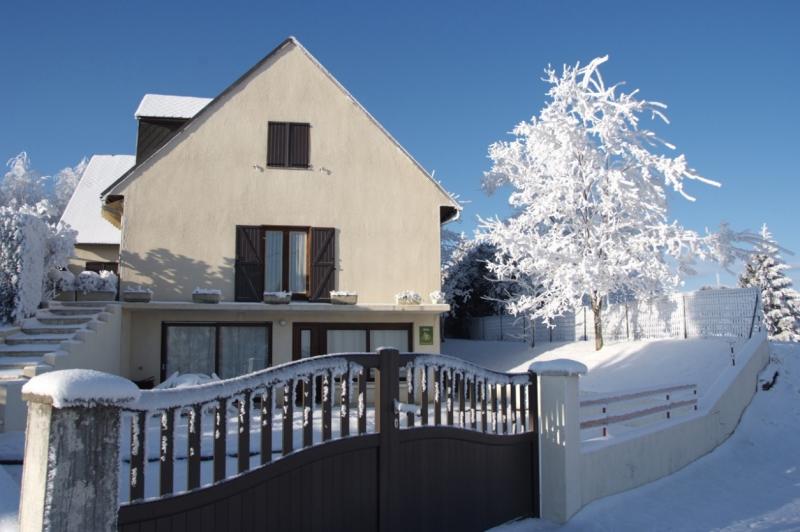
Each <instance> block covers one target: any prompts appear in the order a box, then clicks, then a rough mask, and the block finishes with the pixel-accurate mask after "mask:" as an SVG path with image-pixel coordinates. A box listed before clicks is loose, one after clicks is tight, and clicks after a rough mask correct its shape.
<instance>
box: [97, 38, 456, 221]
mask: <svg viewBox="0 0 800 532" xmlns="http://www.w3.org/2000/svg"><path fill="white" fill-rule="evenodd" d="M289 46H295V47H297V48H298V49H299V50H300V51H302V52H303V54H305V56H306V57H308V59H310V60H311V62H312V63H314V64H315V65H316V66H317V67H318V68H319V69H320V70H321V71H322V73H323V74H325V76H327V77H328V79H330V80H331V81H332V82H333V83H334V84H335V85H336V86H337V87H338V88H339V89H340V90H341V91H342V92H343V93H344V95H345V96H346V97H347V98H349V99H350V100H351V101H352V102H353V103H354V104H355V105H356V106H357V107H358V108H359V109H360V110H361V111H362V112H363V113H364V114H365V115H366V116H367V118H369V120H370V121H371V122H372V123H373V124H375V125H376V126H377V127H378V129H379V130H380V131H381V132H383V134H384V135H386V137H388V139H389V140H390V141H391V142H393V143H394V144H395V146H397V148H398V149H399V150H400V151H401V152H402V153H404V154H405V155H406V157H408V158H409V159H410V160H411V162H412V163H413V164H414V165H415V166H416V167H417V168H418V169H419V170H420V171H421V172H422V173H423V175H425V177H427V178H428V179H430V180H431V182H432V183H433V184H434V186H435V187H436V188H437V189H438V190H439V191H440V192H441V193H442V194H443V195H444V197H445V198H446V200H447V201H449V202H450V205H448V206H447V209H448V210H449V211H451V212H452V215H448V216H447V220H443V222H444V221H448V222H449V221H453V220H456V219H457V218H458V216H459V215H460V212H461V205H460V204H459V203H458V202H457V201H456V200H455V199H454V198H453V196H452V195H451V194H450V193H449V192H448V191H447V190H445V188H444V187H443V186H442V184H441V183H440V182H439V181H437V180H436V179H434V178H433V176H432V175H431V174H430V173H429V172H428V171H427V170H425V168H424V167H423V166H422V165H421V164H420V163H419V162H417V160H416V159H414V157H413V156H412V155H411V154H410V153H409V152H408V150H406V149H405V148H404V147H403V146H402V145H401V144H400V143H399V142H397V140H396V139H395V138H394V137H393V136H392V135H391V134H390V133H389V132H388V131H387V130H386V128H384V127H383V125H381V123H380V122H378V121H377V120H376V119H375V117H374V116H372V115H371V114H370V113H369V111H367V109H366V108H365V107H364V106H363V105H361V103H360V102H359V101H358V100H356V99H355V97H353V95H352V94H350V92H349V91H348V90H347V89H346V88H345V87H344V86H343V85H342V84H341V83H339V80H337V79H336V78H335V77H333V75H332V74H331V73H330V72H328V70H327V69H326V68H325V67H324V66H323V65H322V63H320V62H319V61H317V59H316V58H315V57H314V56H313V55H311V52H309V51H308V50H306V48H305V47H304V46H303V45H302V44H300V41H298V40H297V39H296V38H295V37H291V36H290V37H288V38H287V39H285V40H284V41H283V42H282V43H281V44H279V45H278V46H277V47H276V48H275V49H274V50H272V51H271V52H270V53H268V54H267V55H266V56H265V57H264V58H263V59H261V61H259V62H258V63H256V64H255V65H253V67H251V68H250V70H248V71H247V72H245V73H244V74H243V75H242V76H241V77H240V78H239V79H237V80H236V81H234V82H233V83H232V84H231V85H229V86H228V87H227V88H226V89H225V90H223V91H222V92H221V93H220V94H219V95H217V96H216V97H215V98H214V99H213V100H211V101H210V102H209V103H208V104H207V105H206V106H205V107H203V108H202V109H200V110H199V111H198V112H197V114H196V115H194V116H193V117H192V118H190V119H189V120H188V121H187V122H186V123H185V124H184V125H183V126H182V127H181V128H180V129H178V130H177V131H176V133H175V135H173V137H172V138H171V139H170V140H169V141H168V142H167V143H166V144H164V145H163V146H162V147H161V148H159V149H158V150H156V151H155V152H154V153H152V154H151V155H150V156H149V157H148V158H147V159H145V160H144V161H141V162H140V163H139V164H137V165H136V166H134V167H133V168H131V169H130V170H129V171H128V172H126V173H125V174H124V175H122V176H120V177H119V179H117V180H116V181H115V182H114V183H112V184H111V185H109V186H108V187H107V188H106V189H105V190H103V192H102V194H101V196H102V198H103V199H104V201H105V199H106V198H107V197H108V196H116V195H119V194H120V190H121V188H122V187H123V186H124V185H126V184H127V183H129V182H130V181H132V180H133V179H136V177H138V176H139V175H140V174H141V172H142V170H143V169H144V168H149V167H150V166H152V164H154V162H155V161H157V160H158V159H160V158H161V157H162V156H163V155H165V154H166V153H169V151H170V150H172V148H173V147H174V146H176V145H177V144H179V143H180V142H181V141H182V140H183V138H184V135H183V133H184V131H186V129H187V128H188V127H190V126H192V125H193V124H194V123H195V121H196V120H199V119H201V118H203V117H205V116H206V115H208V114H211V113H213V112H214V111H215V110H216V108H217V107H218V105H217V104H218V102H220V101H221V100H223V99H224V98H225V96H226V95H228V94H229V93H230V92H232V91H233V90H234V89H235V88H236V87H238V86H239V85H241V84H242V83H244V82H245V81H247V80H248V79H249V78H250V77H251V75H253V74H254V73H255V72H257V71H258V69H259V68H260V67H261V66H262V65H264V64H265V63H267V62H268V61H269V60H270V59H272V58H273V57H275V56H276V55H277V54H278V53H279V52H281V51H282V50H284V49H285V48H287V47H289Z"/></svg>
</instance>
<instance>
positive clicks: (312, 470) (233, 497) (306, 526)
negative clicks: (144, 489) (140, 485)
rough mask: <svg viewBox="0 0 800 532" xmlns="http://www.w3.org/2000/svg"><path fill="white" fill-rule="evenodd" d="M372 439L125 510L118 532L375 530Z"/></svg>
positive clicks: (335, 445)
mask: <svg viewBox="0 0 800 532" xmlns="http://www.w3.org/2000/svg"><path fill="white" fill-rule="evenodd" d="M377 464H378V441H377V436H375V435H369V436H361V437H357V438H348V439H343V440H336V441H332V442H329V443H324V444H320V445H318V446H314V447H312V448H309V449H305V450H303V451H301V452H298V453H297V454H294V455H290V456H286V457H284V458H282V459H281V460H278V461H276V462H274V463H271V464H268V465H266V466H263V467H261V468H259V469H256V470H254V471H251V472H249V473H245V474H244V475H242V476H239V477H235V478H232V479H230V480H226V481H224V482H221V483H219V484H215V485H213V486H209V487H205V488H201V489H199V490H195V491H192V492H188V493H184V494H181V495H174V496H171V497H164V498H160V499H156V500H152V501H144V502H138V503H133V504H127V505H123V506H122V507H120V510H119V528H120V530H121V531H123V532H144V531H150V530H152V531H157V532H179V531H184V530H215V531H218V530H219V531H221V530H231V531H234V530H236V531H240V530H241V531H243V532H245V531H249V530H253V531H256V530H258V531H264V530H309V531H316V530H319V531H323V530H334V531H335V530H342V531H350V530H353V531H358V530H364V531H372V530H375V529H376V528H377V526H378V516H377V509H378V499H377V496H378V470H377Z"/></svg>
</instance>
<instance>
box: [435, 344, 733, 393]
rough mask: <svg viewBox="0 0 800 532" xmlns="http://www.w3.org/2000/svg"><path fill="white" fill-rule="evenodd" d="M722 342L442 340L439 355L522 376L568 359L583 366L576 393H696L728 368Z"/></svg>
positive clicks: (726, 346)
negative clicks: (535, 364) (599, 345)
mask: <svg viewBox="0 0 800 532" xmlns="http://www.w3.org/2000/svg"><path fill="white" fill-rule="evenodd" d="M730 346H731V344H730V343H729V342H728V341H727V340H725V339H717V338H690V339H688V340H684V339H667V340H647V341H637V342H620V343H616V344H609V345H606V346H605V347H604V348H603V349H602V350H600V351H595V350H594V342H569V343H540V344H538V345H537V346H536V347H534V348H531V347H530V346H529V345H527V344H526V343H524V342H492V341H477V340H456V339H447V340H446V341H445V342H444V343H443V344H442V352H443V353H445V354H447V355H452V356H457V357H459V358H463V359H465V360H469V361H471V362H474V363H476V364H479V365H481V366H484V367H487V368H490V369H494V370H497V371H514V372H516V371H527V369H528V366H529V365H530V363H531V361H532V360H533V359H534V358H535V359H536V360H552V359H555V358H571V359H574V360H578V361H580V362H583V363H584V364H586V366H587V367H588V368H589V373H588V374H587V375H586V376H585V377H582V378H581V381H580V387H581V392H590V393H591V392H594V393H608V392H617V391H624V390H630V389H641V388H653V387H656V386H659V385H671V384H697V385H698V389H699V393H700V394H701V395H702V393H703V392H704V391H705V390H706V389H708V387H709V386H710V385H711V384H712V383H713V382H714V381H715V380H716V379H717V377H719V375H720V373H721V372H722V371H723V370H724V369H725V368H727V367H728V366H730V364H731V357H730Z"/></svg>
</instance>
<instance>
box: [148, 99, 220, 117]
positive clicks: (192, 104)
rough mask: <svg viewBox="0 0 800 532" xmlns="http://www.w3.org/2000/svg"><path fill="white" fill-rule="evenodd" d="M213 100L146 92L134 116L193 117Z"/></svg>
mask: <svg viewBox="0 0 800 532" xmlns="http://www.w3.org/2000/svg"><path fill="white" fill-rule="evenodd" d="M211 101H212V98H197V97H195V96H173V95H169V94H145V95H144V97H143V98H142V101H141V102H139V107H137V108H136V112H135V113H133V116H135V117H136V118H192V117H193V116H194V115H196V114H197V113H199V112H200V111H201V110H202V109H203V107H205V106H206V105H208V104H209V103H211Z"/></svg>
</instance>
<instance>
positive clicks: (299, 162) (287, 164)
mask: <svg viewBox="0 0 800 532" xmlns="http://www.w3.org/2000/svg"><path fill="white" fill-rule="evenodd" d="M310 128H311V126H310V124H299V123H295V122H270V123H269V131H268V132H267V135H268V138H267V166H272V167H278V168H308V167H309V148H310V146H309V144H310V143H309V129H310Z"/></svg>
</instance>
